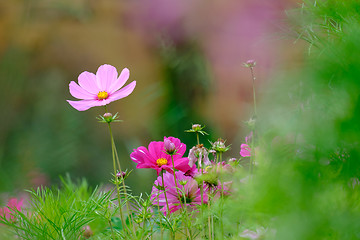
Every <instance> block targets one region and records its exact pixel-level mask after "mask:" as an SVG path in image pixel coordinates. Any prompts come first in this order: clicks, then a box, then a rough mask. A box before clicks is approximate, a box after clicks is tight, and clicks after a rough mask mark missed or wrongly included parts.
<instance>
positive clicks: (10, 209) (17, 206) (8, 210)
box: [0, 198, 23, 221]
mask: <svg viewBox="0 0 360 240" xmlns="http://www.w3.org/2000/svg"><path fill="white" fill-rule="evenodd" d="M22 206H23V199H21V200H18V199H17V198H10V199H9V201H8V204H7V206H6V207H3V208H0V217H3V218H6V219H7V220H8V221H10V220H12V221H14V219H15V218H14V216H13V213H14V212H15V211H21V207H22Z"/></svg>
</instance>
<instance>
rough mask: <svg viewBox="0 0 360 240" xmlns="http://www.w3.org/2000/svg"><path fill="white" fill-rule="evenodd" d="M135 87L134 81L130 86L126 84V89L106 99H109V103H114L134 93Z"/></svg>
mask: <svg viewBox="0 0 360 240" xmlns="http://www.w3.org/2000/svg"><path fill="white" fill-rule="evenodd" d="M135 86H136V81H133V82H131V83H130V84H128V85H127V86H126V87H124V88H122V89H120V90H119V91H117V92H114V93H113V94H111V95H110V96H109V98H108V99H111V101H116V100H119V99H121V98H124V97H127V96H129V95H130V94H131V93H132V91H134V88H135Z"/></svg>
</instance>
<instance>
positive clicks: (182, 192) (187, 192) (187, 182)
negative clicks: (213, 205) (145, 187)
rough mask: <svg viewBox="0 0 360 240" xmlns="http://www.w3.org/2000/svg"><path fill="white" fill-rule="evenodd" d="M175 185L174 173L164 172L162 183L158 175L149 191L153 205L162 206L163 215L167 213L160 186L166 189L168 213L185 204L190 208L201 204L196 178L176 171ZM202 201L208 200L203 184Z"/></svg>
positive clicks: (206, 190)
mask: <svg viewBox="0 0 360 240" xmlns="http://www.w3.org/2000/svg"><path fill="white" fill-rule="evenodd" d="M175 175H176V180H177V187H178V188H179V189H178V190H177V189H176V183H175V181H174V175H173V174H171V173H168V172H167V173H165V174H164V185H163V182H162V178H161V176H159V177H158V178H157V179H156V180H155V183H154V187H153V188H152V191H151V200H152V202H153V204H154V205H159V206H162V208H161V209H160V211H162V212H163V213H164V214H165V215H167V214H168V212H167V206H166V199H165V194H164V191H163V190H162V187H163V186H164V188H165V189H166V197H167V200H168V203H169V211H170V213H172V212H176V211H177V210H179V209H181V206H182V205H184V204H185V202H186V207H187V208H190V209H194V208H196V206H197V205H201V190H200V188H199V186H198V183H197V182H196V180H194V179H193V178H192V177H188V176H185V175H184V174H183V173H182V172H176V173H175ZM203 189H204V190H203V203H205V204H206V203H207V202H208V195H207V192H208V188H207V186H206V185H204V188H203Z"/></svg>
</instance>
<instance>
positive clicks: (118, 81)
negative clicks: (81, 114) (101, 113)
mask: <svg viewBox="0 0 360 240" xmlns="http://www.w3.org/2000/svg"><path fill="white" fill-rule="evenodd" d="M129 74H130V73H129V69H127V68H124V69H123V70H122V71H121V73H120V76H119V77H118V72H117V70H116V68H115V67H113V66H111V65H108V64H104V65H101V66H100V67H99V68H98V70H97V72H96V75H95V74H93V73H90V72H86V71H85V72H83V73H81V74H80V75H79V77H78V80H79V85H80V86H79V85H78V84H76V83H75V82H74V81H71V82H70V84H69V89H70V94H71V95H72V96H73V97H75V98H78V99H82V100H80V101H70V100H67V101H68V103H70V105H71V106H73V107H74V108H75V109H76V110H78V111H85V110H88V109H89V108H91V107H96V106H105V105H107V104H109V103H111V102H113V101H116V100H119V99H121V98H124V97H127V96H128V95H130V94H131V93H132V91H133V90H134V88H135V85H136V81H133V82H131V83H130V84H128V85H127V86H126V87H124V88H121V87H122V86H124V84H125V83H126V81H127V80H128V79H129Z"/></svg>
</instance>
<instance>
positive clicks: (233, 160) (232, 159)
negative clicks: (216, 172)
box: [229, 158, 237, 163]
mask: <svg viewBox="0 0 360 240" xmlns="http://www.w3.org/2000/svg"><path fill="white" fill-rule="evenodd" d="M236 161H237V159H236V158H230V159H229V163H234V162H236Z"/></svg>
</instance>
